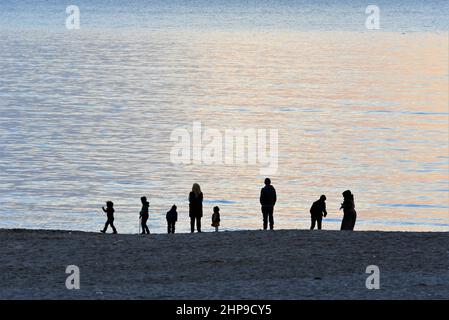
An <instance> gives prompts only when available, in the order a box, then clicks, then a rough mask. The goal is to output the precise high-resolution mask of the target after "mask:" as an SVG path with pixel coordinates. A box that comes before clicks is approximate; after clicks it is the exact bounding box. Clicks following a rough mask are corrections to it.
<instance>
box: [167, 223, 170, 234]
mask: <svg viewBox="0 0 449 320" xmlns="http://www.w3.org/2000/svg"><path fill="white" fill-rule="evenodd" d="M167 233H169V234H170V233H171V222H170V221H168V220H167Z"/></svg>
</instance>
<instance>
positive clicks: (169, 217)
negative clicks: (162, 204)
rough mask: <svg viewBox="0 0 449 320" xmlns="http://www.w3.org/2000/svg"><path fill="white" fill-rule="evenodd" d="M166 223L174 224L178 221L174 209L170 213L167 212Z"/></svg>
mask: <svg viewBox="0 0 449 320" xmlns="http://www.w3.org/2000/svg"><path fill="white" fill-rule="evenodd" d="M166 218H167V221H170V222H176V221H178V212H177V211H176V209H173V208H172V209H170V211H168V212H167V216H166Z"/></svg>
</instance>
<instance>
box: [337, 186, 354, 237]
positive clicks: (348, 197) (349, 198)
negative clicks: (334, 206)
mask: <svg viewBox="0 0 449 320" xmlns="http://www.w3.org/2000/svg"><path fill="white" fill-rule="evenodd" d="M341 209H343V220H342V221H341V229H340V230H354V226H355V221H356V220H357V212H356V211H355V204H354V195H353V194H352V193H351V191H350V190H346V191H345V192H343V203H342V204H341V207H340V210H341Z"/></svg>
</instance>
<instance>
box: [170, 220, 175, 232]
mask: <svg viewBox="0 0 449 320" xmlns="http://www.w3.org/2000/svg"><path fill="white" fill-rule="evenodd" d="M175 224H176V221H173V222H172V224H171V233H175Z"/></svg>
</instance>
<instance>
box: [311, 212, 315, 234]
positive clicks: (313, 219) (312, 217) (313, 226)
mask: <svg viewBox="0 0 449 320" xmlns="http://www.w3.org/2000/svg"><path fill="white" fill-rule="evenodd" d="M310 217H311V219H312V225H311V226H310V230H313V229H315V223H316V220H315V217H314V216H313V215H312V216H310Z"/></svg>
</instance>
